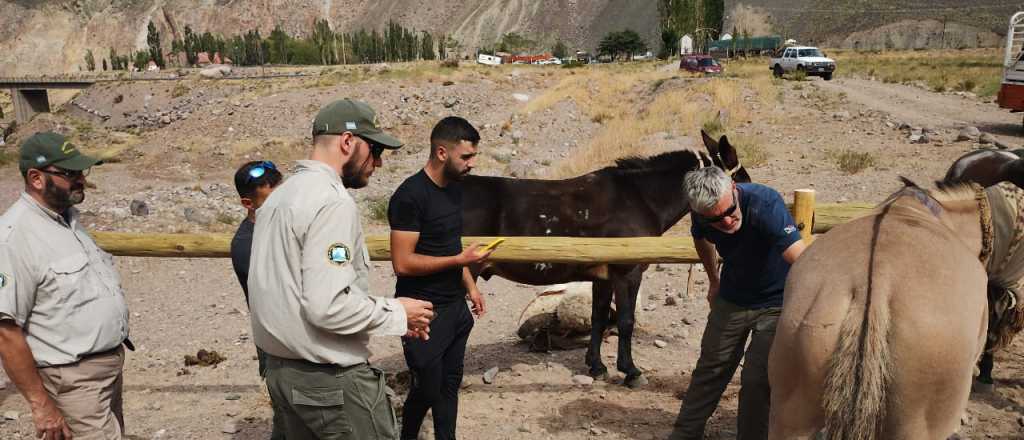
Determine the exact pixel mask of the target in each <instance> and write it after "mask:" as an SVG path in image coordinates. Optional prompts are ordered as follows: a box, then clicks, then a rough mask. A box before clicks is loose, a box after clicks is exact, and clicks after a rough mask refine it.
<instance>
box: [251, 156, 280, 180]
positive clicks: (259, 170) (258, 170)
mask: <svg viewBox="0 0 1024 440" xmlns="http://www.w3.org/2000/svg"><path fill="white" fill-rule="evenodd" d="M267 170H274V171H277V166H276V165H274V163H273V162H271V161H269V160H264V161H261V162H259V163H257V164H255V165H253V166H252V168H249V177H247V178H246V179H245V183H246V184H250V183H253V182H255V181H256V179H259V178H260V177H263V176H265V175H267Z"/></svg>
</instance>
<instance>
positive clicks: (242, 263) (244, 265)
mask: <svg viewBox="0 0 1024 440" xmlns="http://www.w3.org/2000/svg"><path fill="white" fill-rule="evenodd" d="M255 226H256V223H253V222H252V220H249V219H248V218H246V219H244V220H242V224H240V225H238V230H237V231H235V236H234V237H233V238H232V239H231V266H232V267H233V268H234V269H235V276H236V277H238V283H239V284H241V285H242V293H243V294H245V304H246V305H248V304H249V257H250V256H251V255H252V231H253V228H254V227H255Z"/></svg>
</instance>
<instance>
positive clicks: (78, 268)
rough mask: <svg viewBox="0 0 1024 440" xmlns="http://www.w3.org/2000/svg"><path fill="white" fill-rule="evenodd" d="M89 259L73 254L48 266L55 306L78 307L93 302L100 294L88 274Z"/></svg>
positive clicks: (50, 290)
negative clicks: (67, 305)
mask: <svg viewBox="0 0 1024 440" xmlns="http://www.w3.org/2000/svg"><path fill="white" fill-rule="evenodd" d="M88 264H89V258H88V257H87V256H86V255H85V254H83V253H78V254H73V255H70V256H67V257H64V258H61V259H59V260H57V261H54V262H53V263H51V264H50V271H49V272H50V273H49V274H48V275H49V276H50V277H52V279H51V283H50V284H51V288H50V289H47V290H49V293H50V295H51V296H52V300H53V301H54V302H55V303H57V304H69V305H79V304H84V303H87V302H90V301H93V300H95V299H96V298H97V297H98V296H99V294H100V292H99V290H100V289H97V288H96V287H97V286H96V283H95V282H94V280H92V279H91V276H92V274H90V273H89V268H88Z"/></svg>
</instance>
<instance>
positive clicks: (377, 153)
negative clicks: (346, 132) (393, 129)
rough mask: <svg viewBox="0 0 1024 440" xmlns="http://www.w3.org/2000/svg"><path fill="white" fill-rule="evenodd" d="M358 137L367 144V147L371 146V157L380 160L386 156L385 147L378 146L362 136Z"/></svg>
mask: <svg viewBox="0 0 1024 440" xmlns="http://www.w3.org/2000/svg"><path fill="white" fill-rule="evenodd" d="M356 137H358V138H359V139H362V140H363V142H366V145H369V146H370V155H371V156H373V158H374V159H380V157H381V156H382V155H383V154H384V150H385V147H384V146H383V145H381V144H378V143H376V142H374V141H371V140H369V139H367V138H364V137H362V136H356Z"/></svg>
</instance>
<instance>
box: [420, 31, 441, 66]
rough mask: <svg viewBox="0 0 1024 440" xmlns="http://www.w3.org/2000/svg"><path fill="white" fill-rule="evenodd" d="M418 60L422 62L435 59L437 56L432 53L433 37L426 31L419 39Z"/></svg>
mask: <svg viewBox="0 0 1024 440" xmlns="http://www.w3.org/2000/svg"><path fill="white" fill-rule="evenodd" d="M420 58H422V59H424V60H436V59H437V54H435V53H434V37H433V36H431V35H430V33H429V32H426V31H424V32H423V37H421V38H420Z"/></svg>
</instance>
